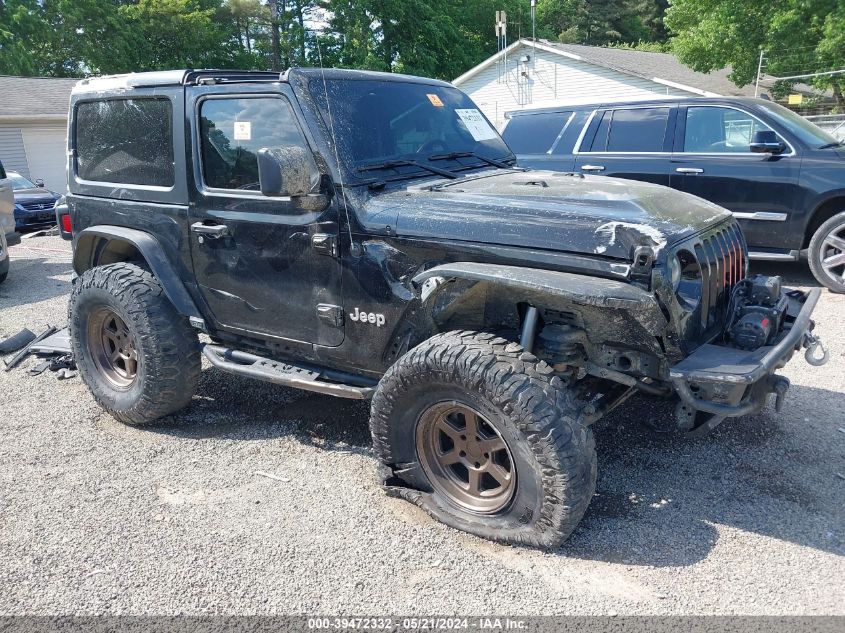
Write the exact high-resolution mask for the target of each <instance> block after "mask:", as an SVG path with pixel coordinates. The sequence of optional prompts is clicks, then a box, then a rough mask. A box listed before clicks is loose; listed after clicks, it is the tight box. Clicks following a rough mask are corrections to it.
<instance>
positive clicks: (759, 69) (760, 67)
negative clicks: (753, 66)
mask: <svg viewBox="0 0 845 633" xmlns="http://www.w3.org/2000/svg"><path fill="white" fill-rule="evenodd" d="M762 73H763V49H762V48H761V49H760V61H759V62H757V81H755V82H754V98H755V99H756V98H757V93H758V92H759V91H760V75H761V74H762Z"/></svg>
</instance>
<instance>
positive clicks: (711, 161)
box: [672, 104, 803, 257]
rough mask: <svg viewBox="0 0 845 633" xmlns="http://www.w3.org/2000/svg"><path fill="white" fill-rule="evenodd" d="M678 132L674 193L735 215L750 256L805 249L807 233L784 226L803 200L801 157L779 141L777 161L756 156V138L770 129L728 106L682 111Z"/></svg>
mask: <svg viewBox="0 0 845 633" xmlns="http://www.w3.org/2000/svg"><path fill="white" fill-rule="evenodd" d="M676 128H677V130H676V133H675V147H674V153H673V154H672V188H674V189H679V190H681V191H686V192H687V193H691V194H694V195H696V196H699V197H701V198H704V199H706V200H710V201H711V202H715V203H716V204H718V205H721V206H723V207H725V208H726V209H728V210H729V211H732V212H733V214H734V216H735V217H736V218H737V219H738V220H739V224H740V226H741V227H742V231H743V233H744V234H745V238H746V241H747V242H748V245H749V247H750V249H751V250H752V251H755V250H757V251H758V252H760V251H759V250H758V249H776V250H779V251H783V250H786V249H799V248H801V240H802V238H803V231H802V230H800V229H799V230H798V231H794V230H789V228H790V227H789V226H788V224H785V223H786V222H787V221H788V220H789V219H790V215H792V214H793V211H794V210H795V209H796V207H797V206H798V203H799V201H800V200H801V196H802V193H801V190H800V189H799V182H798V177H799V172H800V166H801V161H800V157H799V156H798V155H796V153H795V150H794V149H793V147H792V146H791V145H790V144H789V143H788V142H786V141H785V140H784V139H783V138H782V137H781V140H783V141H784V144H785V146H786V150H785V151H784V152H783V153H782V154H779V155H772V154H755V153H752V152H751V151H750V148H749V144H750V143H751V136H752V135H753V134H754V132H756V131H757V130H771V129H772V128H771V127H770V126H768V125H766V123H764V122H763V121H762V120H761V119H760V118H758V117H757V116H755V115H753V114H751V113H750V112H748V111H746V110H743V109H741V108H737V107H735V106H728V105H704V104H702V105H689V106H683V107H681V108H680V112H679V114H678V122H677V126H676ZM769 256H770V257H775V256H776V254H771V253H770V254H769Z"/></svg>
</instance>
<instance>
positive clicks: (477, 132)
mask: <svg viewBox="0 0 845 633" xmlns="http://www.w3.org/2000/svg"><path fill="white" fill-rule="evenodd" d="M455 113H456V114H457V115H458V116H459V117H461V121H463V122H464V125H466V126H467V129H468V130H469V133H470V134H472V138H474V139H475V140H476V141H489V140H491V139H494V138H497V136H498V135H497V134H496V130H494V129H493V128H492V127H490V124H489V123H487V119H485V118H484V117H483V116H482V115H481V112H479V111H478V110H476V109H475V108H468V109H465V110H463V109H457V110H455Z"/></svg>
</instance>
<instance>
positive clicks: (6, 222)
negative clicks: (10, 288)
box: [0, 163, 20, 283]
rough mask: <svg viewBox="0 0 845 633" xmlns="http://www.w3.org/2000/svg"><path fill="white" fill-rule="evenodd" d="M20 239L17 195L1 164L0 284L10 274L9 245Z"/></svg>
mask: <svg viewBox="0 0 845 633" xmlns="http://www.w3.org/2000/svg"><path fill="white" fill-rule="evenodd" d="M19 239H20V237H19V236H18V234H17V233H15V194H14V193H13V192H12V183H11V182H10V181H9V179H8V178H6V170H5V169H3V164H2V163H0V283H3V281H5V280H6V275H8V274H9V243H11V242H15V243H17V241H18V240H19Z"/></svg>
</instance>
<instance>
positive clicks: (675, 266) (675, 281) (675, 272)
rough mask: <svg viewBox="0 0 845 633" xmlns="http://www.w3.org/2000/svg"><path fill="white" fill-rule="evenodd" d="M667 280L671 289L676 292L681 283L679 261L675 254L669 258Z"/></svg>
mask: <svg viewBox="0 0 845 633" xmlns="http://www.w3.org/2000/svg"><path fill="white" fill-rule="evenodd" d="M669 281H670V283H671V284H672V289H673V290H674V291H675V292H677V291H678V285H679V284H680V283H681V262H680V259H679V258H678V257H677V256H675V257H670V258H669Z"/></svg>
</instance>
